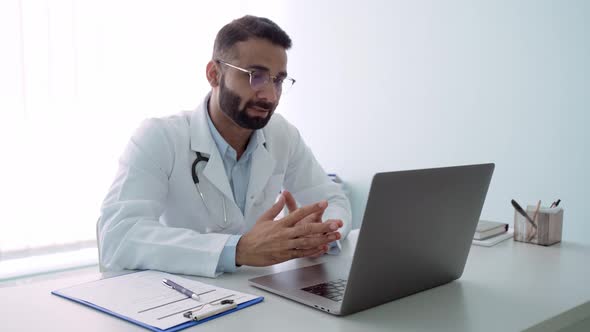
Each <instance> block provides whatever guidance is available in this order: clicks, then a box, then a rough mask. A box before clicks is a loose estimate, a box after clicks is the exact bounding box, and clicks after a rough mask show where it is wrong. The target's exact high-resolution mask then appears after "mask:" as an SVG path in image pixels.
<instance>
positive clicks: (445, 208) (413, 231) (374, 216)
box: [341, 164, 494, 314]
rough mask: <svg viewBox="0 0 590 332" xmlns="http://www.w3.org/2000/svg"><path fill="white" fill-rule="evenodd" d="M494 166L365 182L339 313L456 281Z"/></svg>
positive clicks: (427, 171)
mask: <svg viewBox="0 0 590 332" xmlns="http://www.w3.org/2000/svg"><path fill="white" fill-rule="evenodd" d="M493 170H494V164H481V165H468V166H456V167H445V168H432V169H423V170H411V171H400V172H388V173H378V174H376V175H375V176H374V177H373V181H372V183H371V189H370V192H369V198H368V201H367V206H366V208H365V214H364V217H363V224H362V227H361V229H360V233H359V237H358V240H357V247H356V250H355V254H354V258H353V262H352V266H351V270H350V274H349V276H348V284H347V287H346V292H345V295H344V299H343V302H342V307H341V313H342V314H347V313H352V312H356V311H360V310H363V309H366V308H370V307H373V306H376V305H379V304H382V303H386V302H389V301H392V300H394V299H398V298H401V297H404V296H407V295H410V294H413V293H416V292H419V291H422V290H425V289H429V288H433V287H436V286H439V285H442V284H445V283H448V282H450V281H452V280H455V279H457V278H459V277H460V276H461V275H462V273H463V269H464V267H465V262H466V260H467V255H468V254H469V249H470V246H471V241H472V238H473V234H474V232H475V228H476V226H477V222H478V220H479V217H480V213H481V209H482V207H483V204H484V200H485V197H486V194H487V191H488V187H489V184H490V180H491V177H492V173H493Z"/></svg>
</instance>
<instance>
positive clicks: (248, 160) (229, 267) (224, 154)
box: [206, 109, 265, 272]
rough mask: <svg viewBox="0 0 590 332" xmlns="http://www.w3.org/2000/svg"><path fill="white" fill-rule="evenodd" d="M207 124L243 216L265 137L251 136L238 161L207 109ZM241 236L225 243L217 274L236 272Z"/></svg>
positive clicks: (258, 133)
mask: <svg viewBox="0 0 590 332" xmlns="http://www.w3.org/2000/svg"><path fill="white" fill-rule="evenodd" d="M206 113H207V123H208V124H209V130H210V131H211V136H213V140H214V141H215V145H217V149H219V154H220V155H221V159H223V166H224V167H225V174H226V175H227V179H228V180H229V184H230V186H231V189H232V193H233V195H234V200H235V202H236V204H237V205H238V207H239V208H240V210H241V211H242V215H243V214H244V209H245V207H246V194H247V192H248V184H249V182H250V169H251V166H252V152H253V151H254V150H256V148H257V147H258V146H259V145H262V144H264V142H265V140H264V135H263V134H262V132H261V131H260V130H255V131H254V132H253V133H252V136H250V141H249V142H248V146H247V147H246V151H244V153H243V154H242V156H241V157H240V160H237V156H238V155H237V152H236V150H234V148H232V147H231V146H230V145H229V144H228V143H227V142H226V141H225V139H224V138H223V137H222V136H221V134H220V133H219V131H217V128H215V125H214V124H213V121H211V117H210V116H209V109H207V112H206ZM241 237H242V236H241V235H232V236H230V238H229V239H228V240H227V242H226V243H225V247H223V250H222V251H221V256H220V258H219V263H217V272H234V271H235V270H236V269H237V267H236V246H237V244H238V241H239V240H240V238H241Z"/></svg>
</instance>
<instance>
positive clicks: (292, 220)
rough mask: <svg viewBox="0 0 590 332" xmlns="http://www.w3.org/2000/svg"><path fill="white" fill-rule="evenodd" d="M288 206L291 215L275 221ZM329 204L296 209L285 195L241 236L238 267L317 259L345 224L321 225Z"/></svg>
mask: <svg viewBox="0 0 590 332" xmlns="http://www.w3.org/2000/svg"><path fill="white" fill-rule="evenodd" d="M285 205H287V208H288V209H289V214H288V215H287V216H285V217H284V218H282V219H279V220H275V218H276V217H277V216H278V215H279V213H280V212H281V211H282V210H283V208H284V207H285ZM327 207H328V202H327V201H321V202H319V203H314V204H311V205H307V206H303V207H300V208H297V203H296V202H295V199H294V198H293V196H292V195H291V193H289V192H288V191H283V193H281V195H280V196H279V199H278V200H277V202H276V203H275V204H274V205H273V206H272V207H271V208H270V209H268V210H267V211H266V212H265V213H263V214H262V216H260V218H259V219H258V220H257V221H256V224H254V227H252V229H251V230H250V231H249V232H247V233H246V234H244V235H242V237H241V238H240V241H239V242H238V244H237V246H236V265H250V266H268V265H273V264H277V263H281V262H284V261H287V260H290V259H293V258H301V257H317V256H320V255H322V254H324V253H326V252H327V251H328V249H329V246H328V244H329V243H330V242H333V241H336V240H339V239H340V237H341V235H340V233H339V232H338V229H339V228H340V227H342V226H343V222H342V220H339V219H330V220H326V221H325V222H322V216H323V214H324V211H325V210H326V208H327Z"/></svg>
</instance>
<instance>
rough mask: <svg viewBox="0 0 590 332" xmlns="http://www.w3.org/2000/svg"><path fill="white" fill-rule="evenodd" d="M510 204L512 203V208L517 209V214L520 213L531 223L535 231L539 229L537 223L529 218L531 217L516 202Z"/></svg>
mask: <svg viewBox="0 0 590 332" xmlns="http://www.w3.org/2000/svg"><path fill="white" fill-rule="evenodd" d="M510 202H511V203H512V206H514V209H516V212H518V213H520V214H521V215H522V216H523V217H524V218H525V219H526V220H527V221H528V222H529V223H531V225H532V226H533V227H534V228H535V229H537V225H535V222H534V221H533V220H531V217H529V215H528V214H527V213H526V212H525V211H524V210H523V209H522V208H521V207H520V205H519V204H518V203H516V201H515V200H512V201H510Z"/></svg>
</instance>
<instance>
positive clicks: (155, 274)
mask: <svg viewBox="0 0 590 332" xmlns="http://www.w3.org/2000/svg"><path fill="white" fill-rule="evenodd" d="M164 278H166V279H170V280H173V281H174V282H176V283H178V284H180V285H182V286H183V287H185V288H187V289H189V290H191V291H193V292H194V293H196V294H198V295H199V297H200V299H199V300H198V301H197V300H194V299H192V298H190V297H188V296H186V295H184V294H181V293H179V292H177V291H175V290H173V289H170V288H168V287H166V286H165V285H164V284H163V283H162V279H164ZM59 292H60V293H61V294H63V295H66V296H69V297H72V298H78V299H81V300H83V301H86V302H90V303H91V304H94V305H96V306H99V307H102V308H104V309H107V310H109V311H112V312H114V313H117V314H119V315H122V316H126V318H129V319H131V320H135V321H138V322H141V323H144V324H147V325H151V326H154V327H157V328H159V329H162V330H165V329H168V328H170V327H173V326H176V325H179V324H181V323H186V322H187V321H189V319H188V318H186V317H185V316H184V315H183V314H184V313H186V312H188V311H193V313H194V314H195V315H199V316H207V314H209V313H211V314H212V313H215V312H219V311H220V307H221V306H222V304H221V301H223V300H233V301H234V304H238V305H239V304H241V303H245V302H248V301H250V300H253V299H256V298H257V296H254V295H250V294H245V293H240V292H236V291H233V290H229V289H225V288H220V287H215V286H212V285H209V284H205V283H202V282H198V281H195V280H191V279H187V278H182V277H179V276H176V275H173V274H169V273H164V272H159V271H142V272H137V273H131V274H126V275H122V276H118V277H113V278H109V279H102V280H97V281H94V282H89V283H85V284H81V285H77V286H73V287H69V288H65V289H61V290H59Z"/></svg>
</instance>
